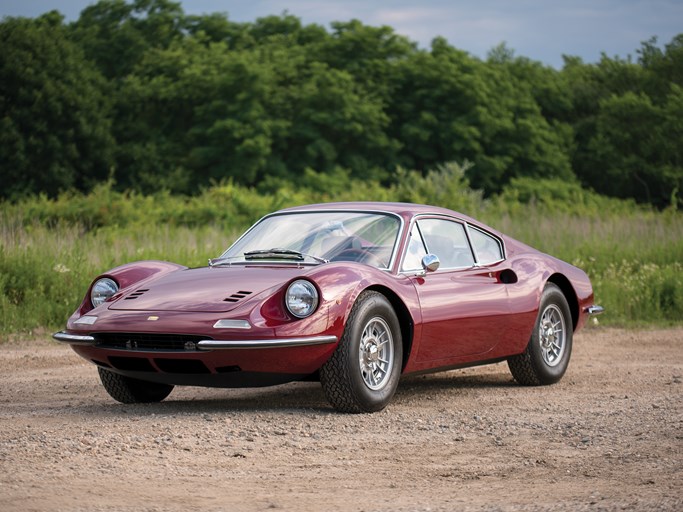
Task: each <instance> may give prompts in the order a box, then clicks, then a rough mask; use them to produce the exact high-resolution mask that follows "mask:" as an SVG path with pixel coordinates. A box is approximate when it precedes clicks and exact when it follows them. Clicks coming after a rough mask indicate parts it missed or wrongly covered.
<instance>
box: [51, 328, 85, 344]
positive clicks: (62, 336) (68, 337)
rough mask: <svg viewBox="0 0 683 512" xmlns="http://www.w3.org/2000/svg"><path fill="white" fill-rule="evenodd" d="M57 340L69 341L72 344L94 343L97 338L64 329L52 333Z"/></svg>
mask: <svg viewBox="0 0 683 512" xmlns="http://www.w3.org/2000/svg"><path fill="white" fill-rule="evenodd" d="M52 337H53V338H54V339H56V340H57V341H61V342H62V343H68V344H70V345H94V344H95V338H94V337H92V336H88V335H81V334H69V333H66V332H64V331H59V332H56V333H54V334H53V335H52Z"/></svg>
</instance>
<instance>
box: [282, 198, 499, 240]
mask: <svg viewBox="0 0 683 512" xmlns="http://www.w3.org/2000/svg"><path fill="white" fill-rule="evenodd" d="M326 210H337V211H338V210H349V211H366V212H367V211H371V212H375V211H376V212H389V213H395V214H398V215H401V216H402V217H404V218H410V217H413V216H415V215H425V214H436V215H448V216H450V217H456V218H458V219H461V220H464V221H466V222H471V223H473V224H475V225H479V226H482V227H486V228H487V229H489V230H491V231H494V232H495V230H493V229H491V228H489V227H488V226H486V224H484V223H483V222H480V221H478V220H476V219H474V218H472V217H470V216H468V215H464V214H462V213H460V212H456V211H453V210H449V209H447V208H442V207H440V206H431V205H426V204H414V203H390V202H375V201H355V202H337V203H318V204H307V205H302V206H294V207H291V208H285V209H283V210H280V212H305V211H326Z"/></svg>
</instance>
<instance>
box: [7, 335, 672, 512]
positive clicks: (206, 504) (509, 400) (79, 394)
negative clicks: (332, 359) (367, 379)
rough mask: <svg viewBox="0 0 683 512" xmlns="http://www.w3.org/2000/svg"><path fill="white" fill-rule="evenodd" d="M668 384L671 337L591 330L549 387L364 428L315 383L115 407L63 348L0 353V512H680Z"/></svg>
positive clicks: (491, 370)
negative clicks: (562, 373)
mask: <svg viewBox="0 0 683 512" xmlns="http://www.w3.org/2000/svg"><path fill="white" fill-rule="evenodd" d="M682 381H683V329H677V330H658V331H643V332H637V331H621V330H602V329H597V330H596V329H594V330H589V331H585V332H584V333H581V334H579V335H577V336H576V337H575V342H574V354H573V358H572V362H571V364H570V366H569V371H568V373H567V375H565V378H564V379H563V380H562V381H561V382H560V383H559V384H557V385H554V386H550V387H543V388H522V387H519V386H517V385H515V384H514V383H513V381H512V379H511V377H510V374H509V372H508V370H507V366H506V365H505V364H498V365H494V366H490V367H481V368H477V369H468V370H461V371H453V372H448V373H442V374H434V375H429V376H421V377H413V378H406V379H404V380H403V381H402V383H401V385H400V386H399V390H398V393H397V395H396V397H395V399H394V401H393V403H392V404H391V405H390V406H389V408H388V409H386V410H385V411H383V412H381V413H377V414H372V415H342V414H338V413H335V412H333V410H332V409H331V408H330V407H329V406H328V405H327V403H326V402H325V399H324V397H323V394H322V391H321V389H320V386H319V385H318V384H315V383H295V384H288V385H284V386H278V387H275V388H267V389H260V390H258V389H250V390H214V389H201V388H176V390H175V391H174V392H173V393H172V394H171V396H170V397H169V398H168V399H167V400H166V401H165V402H163V403H161V404H156V405H135V406H130V405H121V404H118V403H115V402H114V401H113V400H111V399H110V398H109V396H108V395H106V393H105V391H104V390H103V388H102V387H101V386H100V384H99V380H98V378H97V371H96V369H95V367H94V366H93V365H91V364H88V363H86V362H84V361H82V360H81V359H80V358H79V357H78V356H76V355H75V354H74V353H73V352H71V350H70V349H69V348H67V347H61V346H57V345H56V344H48V343H47V342H45V343H36V342H33V343H29V344H28V346H26V345H24V346H20V345H18V344H12V345H3V346H0V510H2V511H15V510H17V511H18V510H22V511H25V510H41V511H42V510H50V511H54V510H75V511H86V510H93V511H133V510H135V511H139V510H143V511H144V510H149V511H165V510H169V511H185V510H191V509H194V510H211V511H214V510H216V511H217V510H226V511H247V510H249V511H251V510H270V509H276V510H277V509H280V510H293V511H307V510H348V511H375V510H376V511H389V510H391V511H394V510H398V511H441V510H443V511H446V510H465V511H469V510H485V511H494V510H504V511H507V510H560V511H565V510H566V511H570V510H572V511H573V510H577V509H579V510H591V511H592V510H624V509H625V510H672V511H673V510H682V509H683V383H682Z"/></svg>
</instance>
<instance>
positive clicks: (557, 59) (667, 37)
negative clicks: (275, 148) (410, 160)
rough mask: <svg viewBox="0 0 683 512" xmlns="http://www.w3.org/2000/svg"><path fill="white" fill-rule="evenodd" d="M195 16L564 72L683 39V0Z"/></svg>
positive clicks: (234, 7) (5, 8) (69, 10)
mask: <svg viewBox="0 0 683 512" xmlns="http://www.w3.org/2000/svg"><path fill="white" fill-rule="evenodd" d="M92 3H95V2H94V1H93V0H52V1H50V0H43V1H41V0H0V17H4V16H28V17H35V16H38V15H40V14H42V13H44V12H47V11H50V10H53V9H56V10H58V11H59V12H61V13H62V14H64V15H65V16H66V19H67V21H73V20H75V19H77V18H78V16H79V13H80V12H81V10H82V9H83V8H85V7H86V6H88V5H89V4H92ZM180 3H181V5H182V7H183V10H184V11H185V13H187V14H203V13H204V14H207V13H214V12H222V13H227V14H228V17H229V19H231V20H232V21H239V22H244V21H254V20H255V19H256V18H259V17H261V16H267V15H271V14H281V13H283V12H285V11H287V12H288V13H289V14H293V15H295V16H297V17H299V18H301V20H302V22H303V23H305V24H308V23H317V24H319V25H323V26H324V27H326V28H329V24H330V22H332V21H348V20H351V19H354V18H355V19H359V20H361V21H362V22H363V23H365V24H367V25H373V26H379V25H389V26H391V27H393V28H394V30H395V31H396V32H398V33H399V34H403V35H405V36H407V37H409V38H410V39H411V40H413V41H415V42H417V43H418V45H419V46H420V47H422V48H429V46H430V42H431V41H432V39H433V38H435V37H437V36H442V37H445V38H446V39H447V40H448V41H449V43H450V44H451V45H453V46H455V47H456V48H459V49H461V50H465V51H467V52H469V53H470V54H472V55H475V56H477V57H480V58H486V55H487V53H488V51H489V50H490V49H491V48H493V47H495V46H497V45H499V44H500V43H502V42H504V43H505V44H506V46H507V47H508V48H509V49H512V50H513V51H514V53H515V55H517V56H522V57H528V58H531V59H533V60H538V61H541V62H543V63H545V64H547V65H550V66H553V67H555V68H558V69H559V68H561V67H562V64H563V60H562V55H563V54H566V55H573V56H579V57H581V58H582V59H583V60H584V61H585V62H597V61H598V60H599V59H600V56H601V54H602V53H603V52H604V53H605V54H607V55H608V56H609V57H615V56H618V57H621V58H627V57H628V56H629V55H630V56H631V57H633V58H634V59H636V58H637V53H636V50H637V49H638V48H640V44H641V42H643V41H647V40H649V39H650V38H651V37H652V36H657V40H658V44H659V45H660V46H662V47H663V45H664V44H666V43H669V42H670V41H671V39H672V38H673V37H674V36H675V35H677V34H679V33H683V0H473V1H465V0H410V1H408V0H375V1H372V0H343V1H342V0H327V1H325V0H262V1H259V0H241V1H240V0H195V1H190V0H185V1H181V2H180Z"/></svg>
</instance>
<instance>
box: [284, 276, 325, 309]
mask: <svg viewBox="0 0 683 512" xmlns="http://www.w3.org/2000/svg"><path fill="white" fill-rule="evenodd" d="M285 305H286V306H287V309H288V310H289V312H290V313H291V314H293V315H294V316H295V317H297V318H306V317H307V316H309V315H311V314H312V313H313V312H314V311H315V308H317V307H318V290H316V289H315V286H313V284H312V283H311V282H309V281H303V280H298V281H294V282H293V283H292V284H290V285H289V288H287V294H286V295H285Z"/></svg>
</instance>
